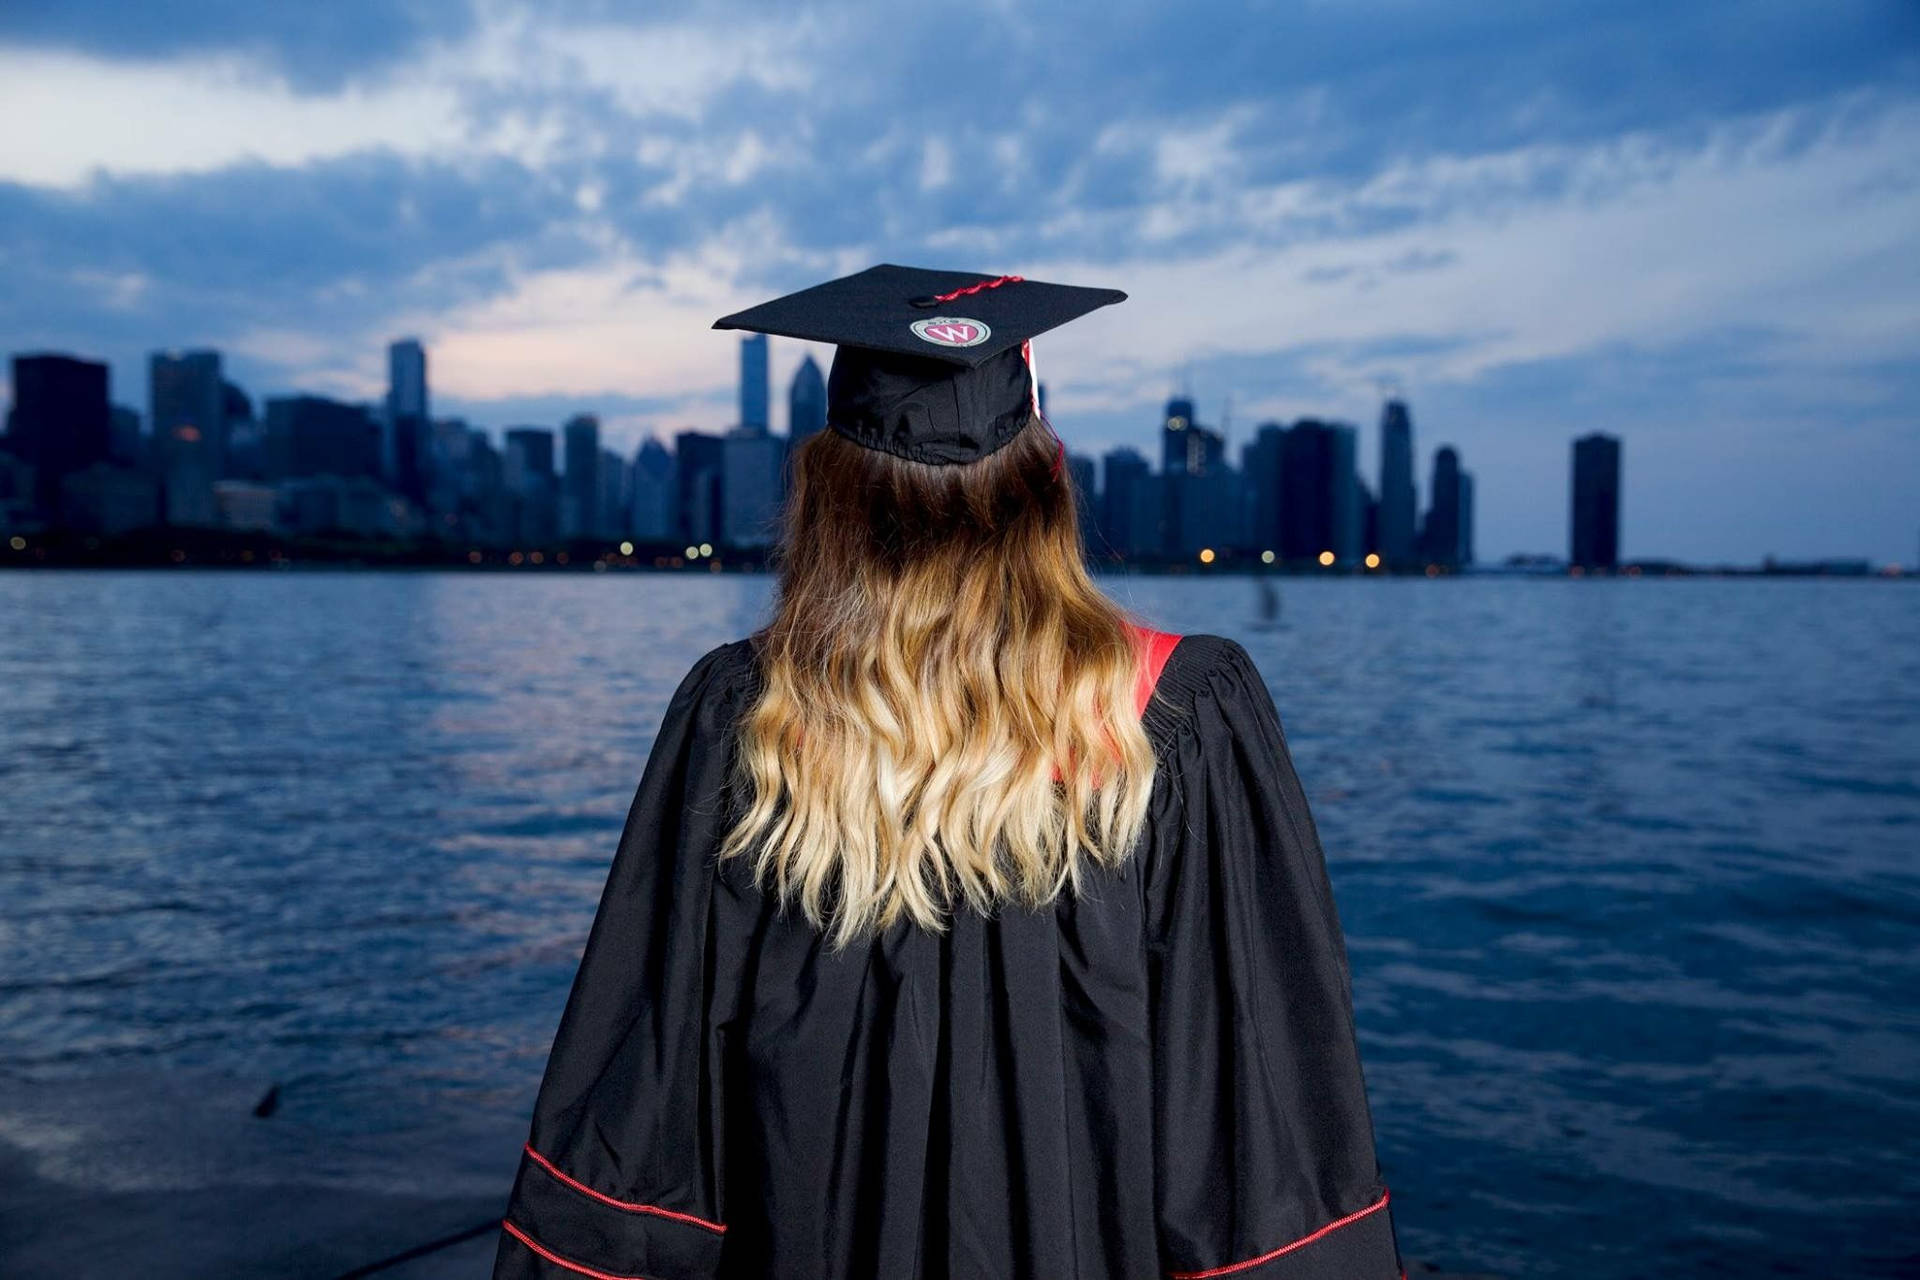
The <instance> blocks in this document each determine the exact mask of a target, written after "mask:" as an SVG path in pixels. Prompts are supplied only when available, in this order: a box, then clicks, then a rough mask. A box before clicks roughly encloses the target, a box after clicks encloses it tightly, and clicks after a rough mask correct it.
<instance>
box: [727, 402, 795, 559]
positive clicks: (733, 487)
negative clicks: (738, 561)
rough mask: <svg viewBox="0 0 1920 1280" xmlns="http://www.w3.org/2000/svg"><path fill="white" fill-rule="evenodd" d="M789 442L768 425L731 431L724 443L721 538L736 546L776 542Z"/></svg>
mask: <svg viewBox="0 0 1920 1280" xmlns="http://www.w3.org/2000/svg"><path fill="white" fill-rule="evenodd" d="M786 445H787V442H786V441H785V440H782V439H781V438H780V437H779V436H776V435H772V434H770V433H769V432H768V431H767V429H766V428H765V427H754V426H739V427H735V428H734V429H733V430H732V431H729V432H728V433H727V435H726V439H725V440H724V441H723V443H722V445H721V467H722V473H721V480H720V494H721V505H722V518H721V528H720V538H719V541H721V542H723V543H725V544H726V545H728V546H732V547H766V546H771V545H772V544H773V542H774V540H775V538H776V537H777V536H778V533H779V529H778V525H777V521H778V518H779V514H780V472H781V468H782V466H783V465H784V464H785V461H786Z"/></svg>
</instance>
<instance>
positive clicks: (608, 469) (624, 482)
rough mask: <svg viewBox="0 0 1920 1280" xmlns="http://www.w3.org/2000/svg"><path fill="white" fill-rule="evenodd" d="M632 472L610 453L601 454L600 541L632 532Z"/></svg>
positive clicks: (603, 451) (618, 456) (624, 463)
mask: <svg viewBox="0 0 1920 1280" xmlns="http://www.w3.org/2000/svg"><path fill="white" fill-rule="evenodd" d="M632 503H633V487H632V472H631V469H630V468H629V467H628V466H627V460H626V459H625V458H623V457H621V456H620V455H619V454H617V453H615V452H614V451H613V450H612V449H602V450H601V451H600V502H599V510H600V529H599V534H600V536H601V537H602V538H624V537H626V536H627V534H628V532H629V531H630V529H631V525H632V520H631V508H632Z"/></svg>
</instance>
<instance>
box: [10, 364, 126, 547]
mask: <svg viewBox="0 0 1920 1280" xmlns="http://www.w3.org/2000/svg"><path fill="white" fill-rule="evenodd" d="M9 420H10V422H11V424H12V425H11V427H10V434H9V436H8V446H9V448H10V450H11V451H12V453H13V455H14V456H15V457H16V458H18V459H19V460H20V461H21V462H24V463H26V464H27V465H28V466H30V467H32V468H33V504H34V506H35V507H36V508H38V509H39V511H40V514H41V516H42V518H44V519H46V520H49V521H54V520H58V518H59V515H60V485H61V482H62V481H63V480H65V479H66V477H68V476H69V475H72V474H74V473H75V472H78V471H82V470H85V469H86V468H87V467H90V466H92V465H94V464H95V463H97V462H105V461H106V460H107V456H108V453H109V450H110V448H111V442H112V411H111V408H110V407H109V400H108V397H107V366H106V365H104V364H100V363H97V362H95V361H92V360H79V359H75V358H74V357H73V356H63V355H52V354H46V355H25V356H15V357H14V358H13V413H12V414H11V415H10V419H9Z"/></svg>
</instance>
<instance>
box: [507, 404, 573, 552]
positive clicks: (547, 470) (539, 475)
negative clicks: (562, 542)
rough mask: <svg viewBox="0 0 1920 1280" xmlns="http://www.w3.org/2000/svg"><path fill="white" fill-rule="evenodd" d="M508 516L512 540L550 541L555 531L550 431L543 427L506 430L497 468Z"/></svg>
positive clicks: (556, 527)
mask: <svg viewBox="0 0 1920 1280" xmlns="http://www.w3.org/2000/svg"><path fill="white" fill-rule="evenodd" d="M501 470H502V472H503V473H504V475H503V479H504V481H505V487H506V491H507V496H508V498H509V499H510V502H509V504H508V505H509V508H510V513H511V519H509V520H508V521H506V522H505V523H506V524H508V526H509V530H510V533H511V536H512V537H513V539H514V540H515V541H516V542H522V543H531V544H536V545H537V544H540V543H545V542H551V541H552V540H553V538H554V536H555V534H557V533H558V532H559V523H560V522H559V519H558V512H557V510H556V509H557V507H558V505H559V503H558V500H557V495H556V489H557V488H558V485H557V484H556V482H555V479H554V473H553V432H552V431H549V430H548V429H547V428H545V427H514V428H512V429H510V430H509V431H508V432H507V449H506V458H505V460H504V462H503V465H502V467H501Z"/></svg>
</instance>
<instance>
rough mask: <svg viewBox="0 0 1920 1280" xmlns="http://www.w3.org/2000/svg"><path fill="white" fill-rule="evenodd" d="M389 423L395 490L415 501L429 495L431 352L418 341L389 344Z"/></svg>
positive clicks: (387, 413) (423, 500)
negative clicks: (429, 380) (428, 371)
mask: <svg viewBox="0 0 1920 1280" xmlns="http://www.w3.org/2000/svg"><path fill="white" fill-rule="evenodd" d="M386 423H387V439H388V453H389V454H390V459H389V461H390V465H391V468H392V476H393V487H394V488H395V489H397V490H399V492H400V493H401V494H402V495H403V496H404V497H406V498H408V499H409V500H411V501H413V502H418V503H424V502H425V501H426V496H427V485H428V475H427V471H428V466H429V449H430V445H429V442H428V401H427V350H426V348H425V347H423V346H421V345H420V343H419V341H418V340H417V339H414V338H402V339H400V340H399V341H398V342H393V343H389V344H388V345H387V402H386Z"/></svg>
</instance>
